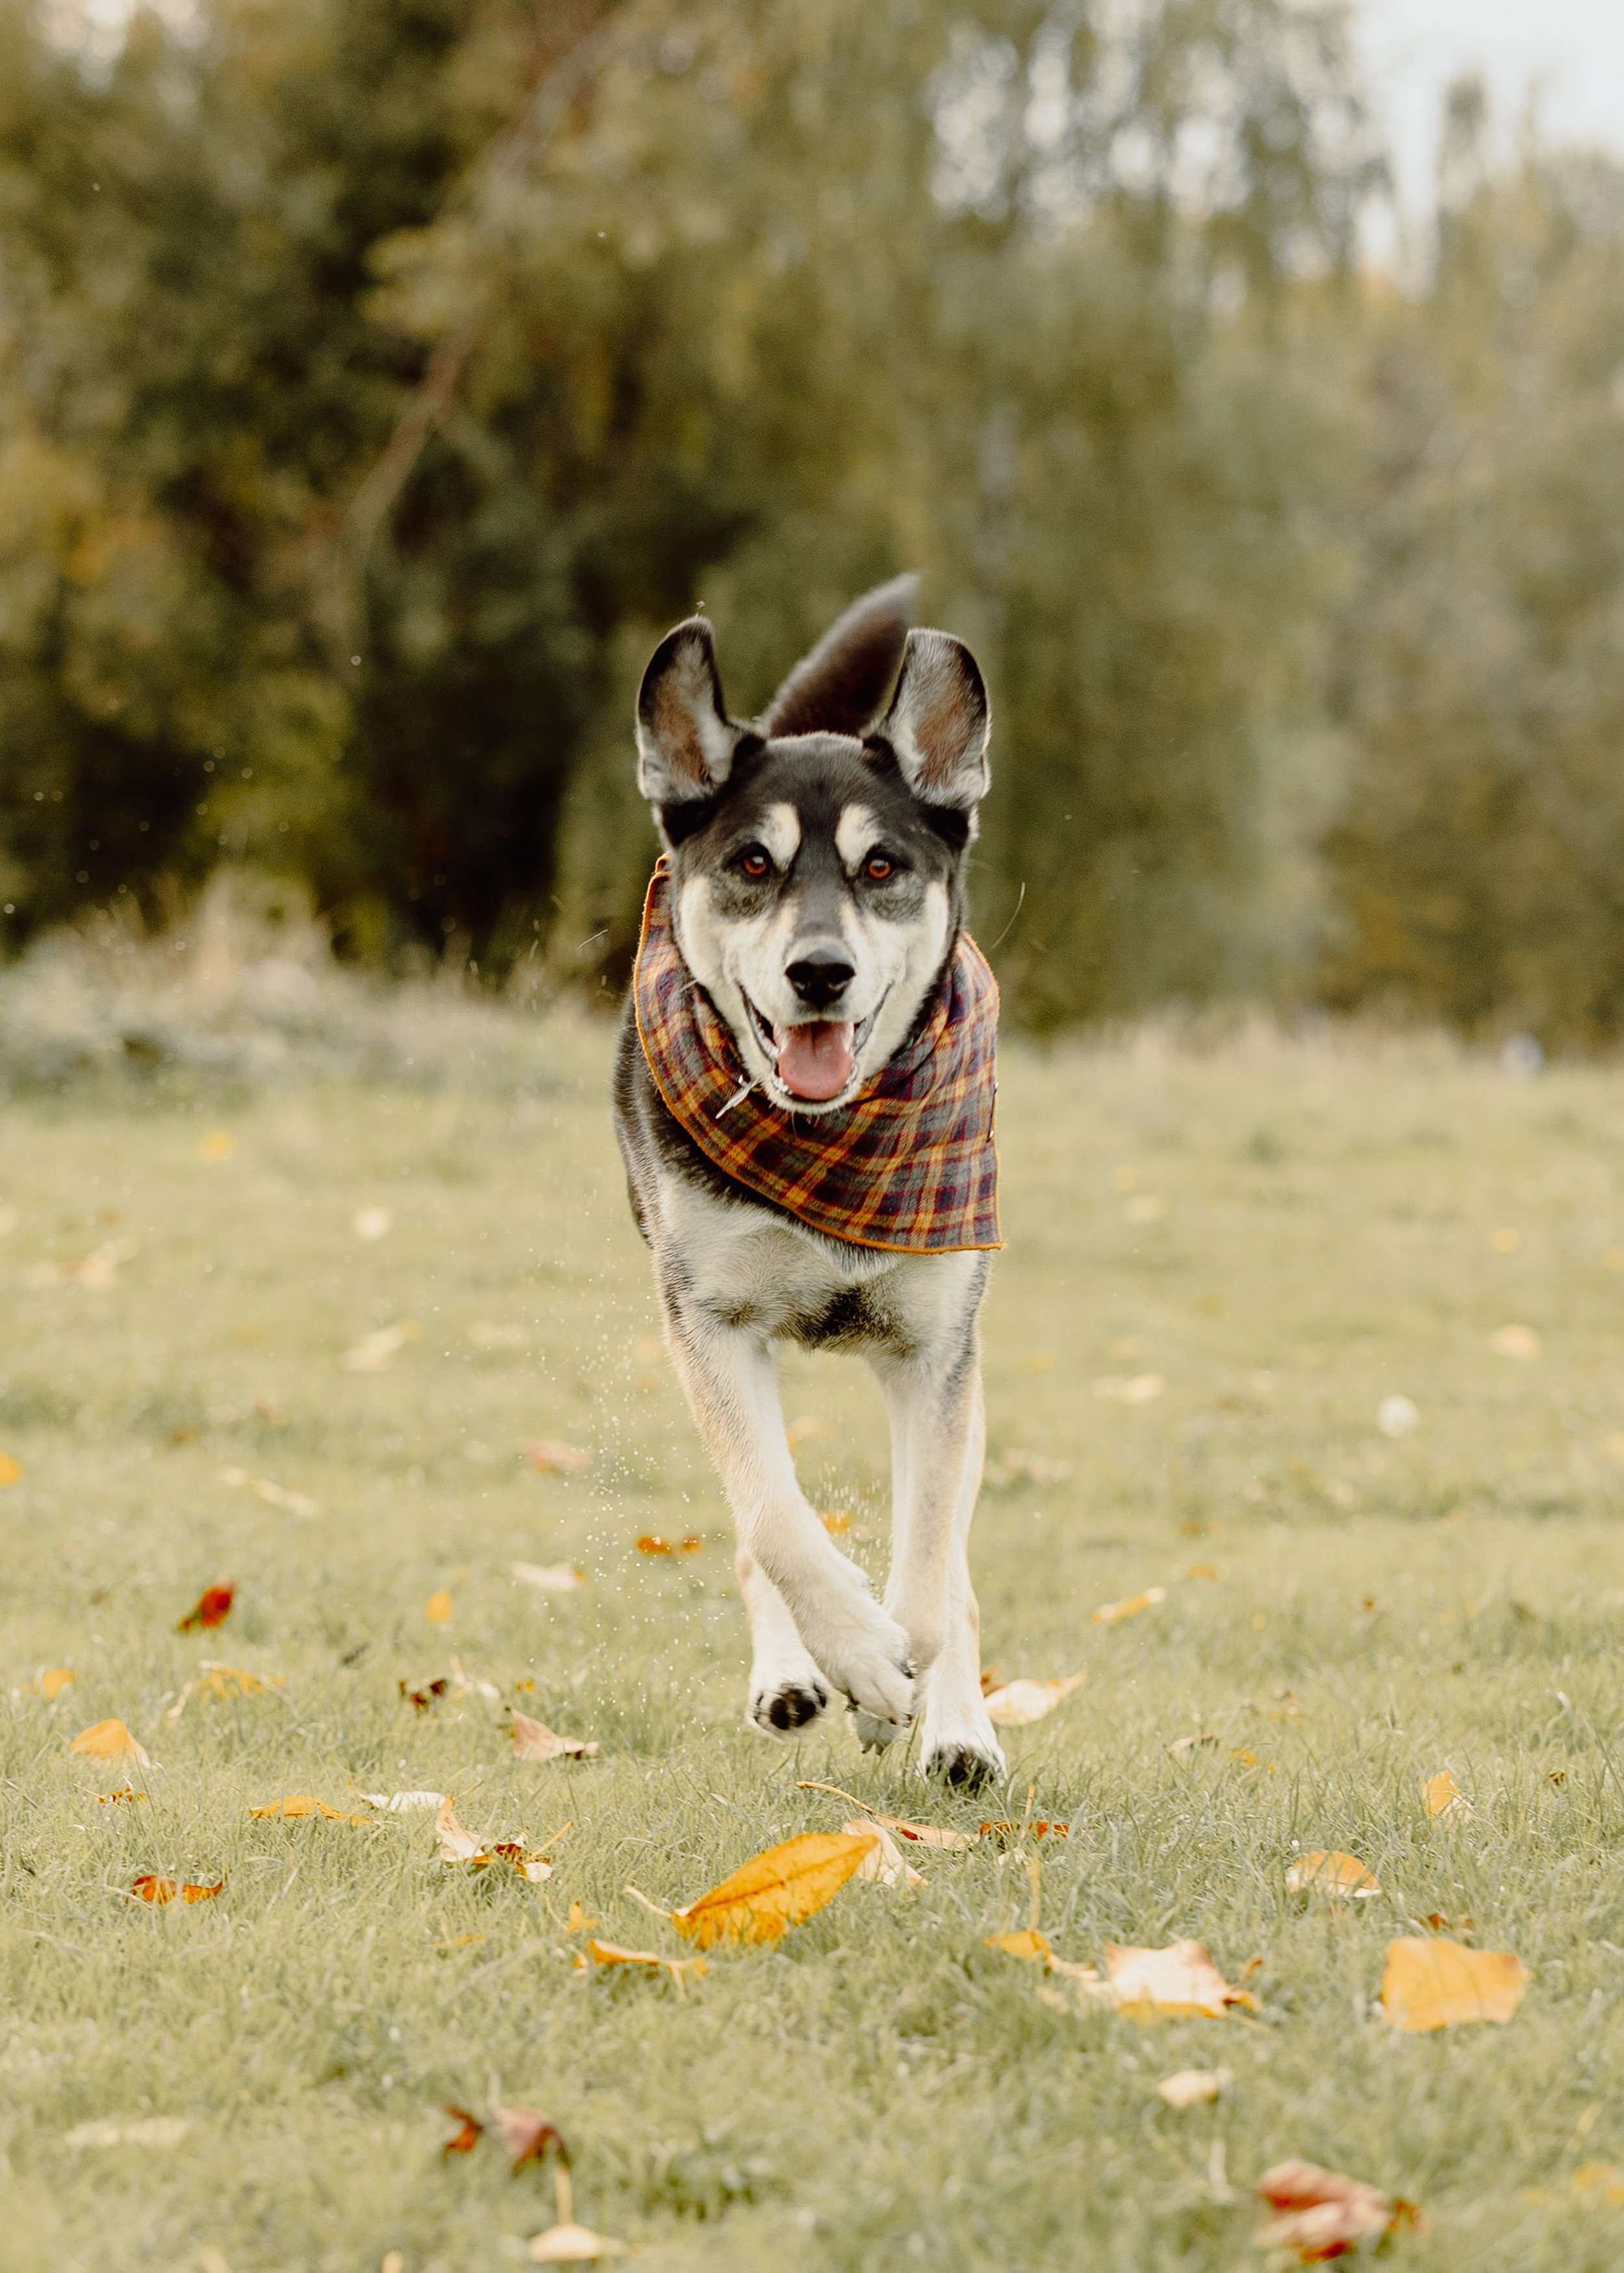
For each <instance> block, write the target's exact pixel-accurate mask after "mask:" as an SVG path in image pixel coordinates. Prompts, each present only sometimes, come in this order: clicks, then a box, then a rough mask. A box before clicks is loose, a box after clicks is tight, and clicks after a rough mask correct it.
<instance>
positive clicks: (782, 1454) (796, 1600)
mask: <svg viewBox="0 0 1624 2273" xmlns="http://www.w3.org/2000/svg"><path fill="white" fill-rule="evenodd" d="M667 1315H668V1318H669V1320H670V1347H671V1353H672V1355H673V1357H674V1359H675V1361H676V1364H677V1371H678V1373H679V1374H680V1376H681V1377H682V1384H683V1387H684V1389H685V1391H686V1392H687V1396H688V1403H689V1405H690V1407H692V1412H693V1417H694V1420H695V1421H696V1422H698V1424H699V1428H700V1434H701V1435H702V1436H703V1437H704V1438H705V1441H706V1443H707V1444H708V1445H709V1447H710V1452H711V1457H712V1459H714V1460H715V1463H716V1466H717V1467H718V1469H719V1470H720V1471H721V1474H722V1483H723V1484H724V1486H725V1487H726V1489H727V1494H728V1497H729V1500H730V1502H731V1504H732V1508H733V1519H734V1522H735V1524H736V1526H737V1531H738V1543H739V1547H740V1549H741V1550H742V1552H741V1559H740V1572H739V1575H740V1578H741V1579H742V1580H743V1581H744V1584H745V1600H746V1602H747V1604H748V1605H749V1608H750V1610H751V1623H752V1629H753V1630H754V1631H755V1633H756V1637H757V1646H758V1665H759V1666H761V1667H762V1668H763V1670H764V1672H765V1671H766V1670H767V1669H770V1668H771V1667H775V1666H776V1664H777V1662H778V1660H779V1659H781V1658H782V1654H783V1651H784V1648H785V1647H786V1645H787V1636H786V1635H785V1633H784V1632H783V1630H782V1626H781V1625H780V1624H777V1623H776V1622H775V1621H776V1613H775V1609H774V1605H773V1603H772V1602H771V1600H770V1597H768V1596H767V1595H762V1594H760V1590H759V1588H758V1589H757V1592H756V1594H754V1595H753V1596H752V1587H754V1586H755V1584H756V1581H757V1580H764V1581H766V1582H767V1583H768V1584H769V1585H770V1587H772V1588H773V1589H775V1591H776V1594H777V1595H778V1597H779V1602H780V1606H781V1607H782V1609H787V1610H788V1612H789V1615H790V1618H791V1619H793V1621H794V1624H795V1629H796V1631H797V1632H798V1634H799V1636H800V1639H801V1641H802V1643H803V1644H804V1645H805V1650H806V1651H807V1652H809V1653H810V1654H811V1657H812V1660H813V1662H814V1664H815V1665H816V1666H818V1667H821V1668H822V1670H823V1672H824V1674H825V1675H826V1676H827V1678H828V1680H829V1681H830V1682H832V1683H833V1684H834V1687H835V1688H836V1689H839V1690H842V1691H843V1692H845V1694H846V1695H847V1696H848V1697H849V1699H851V1701H852V1703H853V1704H854V1705H855V1706H856V1707H857V1708H858V1709H859V1711H861V1712H862V1713H864V1714H867V1715H869V1716H870V1718H871V1719H872V1722H873V1723H874V1725H875V1726H876V1727H878V1728H883V1729H886V1730H887V1732H888V1734H890V1735H891V1736H894V1737H895V1736H902V1735H903V1734H904V1733H905V1732H906V1730H907V1729H908V1727H909V1722H910V1721H911V1719H912V1716H913V1668H912V1665H911V1663H910V1662H909V1653H908V1637H907V1635H906V1634H905V1633H904V1632H903V1631H902V1627H901V1626H899V1625H898V1624H896V1623H895V1621H894V1619H892V1618H891V1617H887V1614H886V1612H885V1611H884V1610H882V1609H880V1607H879V1603H878V1602H876V1601H875V1600H874V1598H873V1595H872V1594H871V1592H870V1591H869V1585H868V1581H867V1579H865V1578H864V1575H863V1573H862V1572H861V1571H860V1570H858V1568H857V1564H855V1563H853V1562H851V1561H850V1560H849V1558H848V1557H846V1556H844V1555H842V1553H841V1552H840V1549H838V1548H837V1547H836V1546H835V1545H834V1542H832V1540H831V1539H830V1537H829V1535H828V1534H827V1531H826V1530H825V1529H824V1527H823V1525H822V1523H821V1522H820V1521H819V1518H818V1517H817V1515H816V1514H815V1513H814V1512H813V1511H812V1508H811V1507H809V1506H808V1504H807V1503H806V1501H805V1497H803V1495H802V1492H801V1488H800V1485H799V1484H798V1482H797V1480H796V1474H795V1463H794V1461H793V1460H792V1459H791V1458H790V1445H789V1441H788V1439H787V1438H786V1437H785V1435H784V1424H783V1414H782V1409H781V1407H780V1405H779V1401H778V1367H777V1362H776V1361H775V1357H774V1355H773V1352H772V1349H771V1347H769V1345H768V1344H767V1341H766V1340H765V1339H762V1338H761V1337H760V1335H756V1334H751V1333H747V1332H738V1331H736V1330H734V1329H731V1328H729V1327H726V1326H723V1325H722V1324H718V1323H717V1322H716V1321H715V1319H714V1318H713V1317H710V1316H709V1315H708V1314H707V1313H706V1312H705V1311H704V1310H702V1309H698V1308H696V1307H694V1306H692V1305H690V1304H689V1303H687V1302H684V1301H682V1300H681V1298H680V1297H677V1298H675V1299H671V1300H669V1301H668V1305H667ZM746 1558H747V1561H748V1575H746V1569H745V1560H746ZM763 1642H765V1643H766V1644H767V1652H766V1662H764V1661H763V1658H762V1654H761V1644H762V1643H763ZM800 1670H801V1669H799V1668H797V1667H793V1666H792V1667H790V1669H789V1672H788V1675H787V1677H788V1678H790V1680H791V1681H792V1683H793V1682H794V1681H795V1680H796V1679H797V1677H798V1675H799V1673H800ZM775 1685H776V1684H775ZM767 1701H768V1703H769V1706H770V1701H771V1700H770V1699H768V1700H767ZM752 1717H757V1716H756V1714H755V1711H754V1699H753V1698H752ZM804 1717H805V1716H804ZM765 1725H777V1724H775V1722H774V1720H773V1715H772V1714H771V1712H770V1709H769V1711H768V1714H767V1723H766V1724H765Z"/></svg>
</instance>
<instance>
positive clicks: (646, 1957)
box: [571, 1903, 706, 1989]
mask: <svg viewBox="0 0 1624 2273" xmlns="http://www.w3.org/2000/svg"><path fill="white" fill-rule="evenodd" d="M577 1908H579V1905H578V1904H575V1903H572V1904H571V1909H572V1910H574V1909H577ZM573 1930H574V1929H573V1928H572V1931H573ZM587 1949H588V1950H589V1951H590V1952H591V1954H592V1960H593V1962H594V1964H595V1965H641V1966H643V1967H645V1968H646V1969H647V1970H648V1971H650V1972H655V1973H669V1974H670V1977H671V1978H672V1980H673V1981H674V1982H675V1983H676V1984H677V1987H678V1988H679V1989H680V1988H681V1987H682V1985H683V1980H684V1977H685V1976H686V1975H687V1974H690V1973H693V1974H700V1973H703V1972H704V1971H705V1970H706V1965H705V1960H704V1959H703V1958H702V1957H661V1956H660V1955H658V1954H657V1953H656V1952H655V1951H654V1950H652V1949H623V1948H622V1947H621V1946H620V1944H619V1943H618V1942H617V1941H599V1940H598V1939H596V1938H594V1939H591V1940H589V1941H588V1942H587Z"/></svg>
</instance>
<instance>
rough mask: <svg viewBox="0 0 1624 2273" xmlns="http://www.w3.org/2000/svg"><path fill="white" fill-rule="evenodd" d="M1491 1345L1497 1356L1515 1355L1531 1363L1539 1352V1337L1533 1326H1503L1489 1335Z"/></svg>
mask: <svg viewBox="0 0 1624 2273" xmlns="http://www.w3.org/2000/svg"><path fill="white" fill-rule="evenodd" d="M1489 1347H1490V1348H1491V1349H1492V1350H1493V1353H1494V1354H1495V1356H1496V1357H1514V1358H1516V1359H1517V1360H1518V1361H1519V1362H1521V1363H1522V1364H1523V1365H1531V1364H1532V1363H1533V1362H1534V1360H1535V1359H1536V1358H1537V1357H1538V1354H1539V1337H1538V1334H1537V1333H1536V1332H1534V1330H1533V1328H1532V1326H1501V1328H1500V1330H1499V1331H1498V1332H1496V1333H1492V1334H1491V1335H1490V1336H1489Z"/></svg>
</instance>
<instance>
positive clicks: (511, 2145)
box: [490, 2106, 570, 2171]
mask: <svg viewBox="0 0 1624 2273" xmlns="http://www.w3.org/2000/svg"><path fill="white" fill-rule="evenodd" d="M490 2130H491V2132H492V2134H494V2136H495V2137H497V2138H498V2139H499V2140H500V2141H501V2142H502V2144H503V2147H504V2148H505V2150H506V2153H507V2158H508V2161H509V2162H510V2163H511V2164H513V2168H514V2170H516V2171H520V2170H522V2169H523V2168H524V2166H525V2164H527V2163H539V2162H541V2161H542V2160H543V2157H545V2155H546V2153H547V2149H548V2148H549V2147H554V2148H556V2149H558V2158H559V2160H560V2161H561V2162H562V2163H564V2164H568V2162H569V2159H570V2158H569V2154H568V2151H567V2150H566V2149H565V2144H564V2135H563V2134H562V2133H561V2132H560V2131H559V2129H558V2126H557V2125H556V2124H553V2123H550V2122H549V2121H548V2120H547V2118H546V2117H545V2116H544V2115H538V2114H537V2113H536V2112H535V2109H534V2108H532V2107H495V2106H493V2107H492V2108H491V2111H490Z"/></svg>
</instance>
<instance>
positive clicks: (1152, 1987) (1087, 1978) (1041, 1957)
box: [987, 1927, 1257, 2020]
mask: <svg viewBox="0 0 1624 2273" xmlns="http://www.w3.org/2000/svg"><path fill="white" fill-rule="evenodd" d="M987 1947H988V1948H989V1949H1001V1950H1004V1951H1006V1952H1007V1954H1008V1955H1009V1956H1011V1957H1023V1958H1028V1959H1029V1960H1031V1961H1033V1962H1036V1963H1037V1964H1040V1965H1042V1966H1043V1967H1044V1969H1045V1971H1047V1972H1050V1973H1058V1974H1059V1975H1060V1976H1061V1977H1063V1978H1064V1979H1066V1980H1067V1981H1069V1982H1070V1983H1071V1984H1072V1986H1073V1993H1074V1996H1075V1998H1076V1999H1077V2001H1078V2003H1079V2004H1081V2005H1085V2006H1101V2007H1106V2008H1108V2009H1110V2010H1111V2011H1113V2012H1119V2013H1134V2014H1139V2015H1140V2016H1141V2018H1144V2017H1148V2016H1149V2015H1150V2014H1164V2015H1168V2016H1173V2015H1179V2014H1189V2015H1194V2014H1205V2015H1206V2016H1207V2017H1208V2018H1209V2019H1212V2020H1217V2019H1221V2018H1222V2016H1223V2015H1224V2013H1225V2012H1226V2011H1227V2010H1228V2008H1229V2007H1231V2005H1239V2006H1243V2007H1246V2009H1248V2010H1249V2011H1251V2012H1256V2010H1257V1999H1256V1998H1255V1997H1254V1996H1253V1995H1252V1993H1251V1992H1250V1991H1249V1990H1246V1989H1237V1988H1234V1987H1233V1986H1231V1984H1230V1983H1229V1982H1227V1981H1226V1980H1225V1979H1224V1976H1223V1975H1222V1974H1221V1973H1220V1972H1219V1970H1218V1969H1217V1967H1216V1965H1215V1964H1214V1963H1213V1962H1212V1956H1211V1953H1210V1952H1209V1950H1208V1948H1207V1947H1206V1945H1205V1944H1204V1943H1203V1942H1199V1941H1174V1942H1170V1943H1169V1944H1168V1946H1167V1947H1166V1948H1165V1949H1136V1948H1133V1947H1126V1946H1124V1945H1122V1944H1119V1943H1117V1942H1114V1941H1108V1942H1107V1943H1106V1944H1105V1946H1104V1947H1105V1970H1104V1974H1101V1973H1100V1972H1099V1971H1098V1970H1097V1969H1096V1967H1094V1966H1092V1965H1073V1964H1069V1963H1067V1962H1066V1961H1065V1960H1064V1959H1062V1958H1059V1957H1057V1956H1056V1955H1055V1954H1054V1952H1053V1951H1052V1949H1051V1947H1050V1946H1049V1944H1048V1942H1047V1940H1045V1939H1044V1936H1043V1935H1042V1934H1041V1933H1039V1932H1037V1930H1036V1929H1035V1928H1033V1927H1027V1928H1026V1929H1024V1930H1023V1931H1022V1932H1020V1933H1005V1934H998V1935H995V1936H994V1937H993V1938H992V1940H990V1941H989V1942H988V1944H987Z"/></svg>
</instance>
